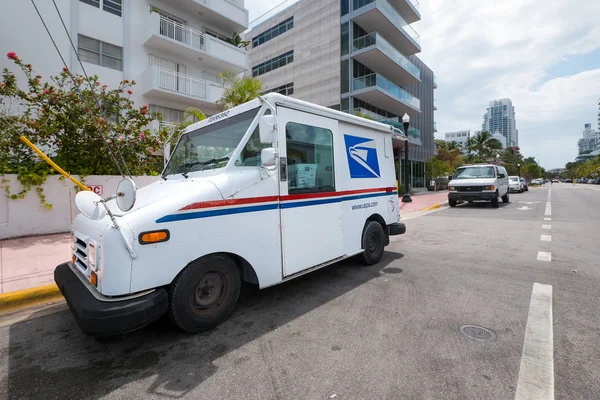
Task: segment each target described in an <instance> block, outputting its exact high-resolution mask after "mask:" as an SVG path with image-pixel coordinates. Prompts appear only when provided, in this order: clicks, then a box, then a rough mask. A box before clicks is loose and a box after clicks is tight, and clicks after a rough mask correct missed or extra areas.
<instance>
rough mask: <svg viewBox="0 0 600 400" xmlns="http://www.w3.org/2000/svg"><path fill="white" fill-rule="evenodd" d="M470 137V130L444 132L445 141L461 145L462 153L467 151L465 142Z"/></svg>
mask: <svg viewBox="0 0 600 400" xmlns="http://www.w3.org/2000/svg"><path fill="white" fill-rule="evenodd" d="M470 138H471V131H458V132H448V133H445V134H444V139H445V140H446V142H456V143H458V144H459V145H460V146H461V147H462V152H463V154H467V153H468V149H467V142H468V141H469V139H470Z"/></svg>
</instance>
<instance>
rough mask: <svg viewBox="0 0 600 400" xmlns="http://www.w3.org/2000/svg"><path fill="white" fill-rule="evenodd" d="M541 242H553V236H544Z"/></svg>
mask: <svg viewBox="0 0 600 400" xmlns="http://www.w3.org/2000/svg"><path fill="white" fill-rule="evenodd" d="M540 240H541V241H542V242H551V241H552V236H551V235H542V236H541V237H540Z"/></svg>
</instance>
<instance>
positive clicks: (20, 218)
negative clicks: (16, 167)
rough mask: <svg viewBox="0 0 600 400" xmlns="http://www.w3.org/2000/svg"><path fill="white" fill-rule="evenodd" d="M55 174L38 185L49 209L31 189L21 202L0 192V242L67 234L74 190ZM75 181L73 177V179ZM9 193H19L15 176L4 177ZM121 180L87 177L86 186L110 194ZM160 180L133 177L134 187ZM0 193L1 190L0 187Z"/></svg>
mask: <svg viewBox="0 0 600 400" xmlns="http://www.w3.org/2000/svg"><path fill="white" fill-rule="evenodd" d="M59 177H60V176H59V175H52V176H49V177H48V179H47V181H46V183H45V184H44V185H43V186H42V187H43V189H44V195H45V196H46V202H47V203H49V204H52V209H50V210H48V209H47V208H45V207H43V206H42V204H41V202H40V199H39V197H38V195H37V193H36V191H35V188H32V190H31V191H30V192H29V193H27V195H26V196H25V199H18V200H13V199H10V198H8V197H7V196H6V194H5V193H4V192H2V193H0V239H7V238H11V237H19V236H31V235H43V234H48V233H58V232H68V231H69V230H70V226H71V221H72V220H73V218H75V217H76V216H77V214H78V213H79V212H78V211H77V208H76V207H75V194H76V192H75V189H74V187H73V186H74V185H73V183H71V182H70V181H69V180H66V179H65V180H62V181H61V180H60V179H59ZM75 178H76V179H77V177H75ZM5 179H7V180H8V181H9V183H8V185H9V187H10V191H11V193H18V192H19V191H21V184H20V183H19V181H18V180H17V175H12V174H9V175H6V176H5ZM121 179H122V178H121V177H120V176H99V175H94V176H88V177H86V178H85V184H86V185H101V186H102V187H103V193H102V195H101V196H102V197H108V196H110V195H112V194H113V193H114V192H115V190H116V188H117V185H118V183H119V181H120V180H121ZM157 179H160V177H158V176H137V177H133V180H134V181H135V183H136V185H137V187H138V188H140V187H143V186H146V185H148V184H150V183H152V182H155V181H156V180H157ZM0 189H1V190H4V189H2V188H0Z"/></svg>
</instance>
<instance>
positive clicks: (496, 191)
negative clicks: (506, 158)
mask: <svg viewBox="0 0 600 400" xmlns="http://www.w3.org/2000/svg"><path fill="white" fill-rule="evenodd" d="M448 191H449V193H448V204H449V205H450V207H456V205H457V204H458V202H459V201H461V202H462V201H468V202H472V201H478V200H485V201H490V202H491V203H492V207H495V208H498V207H499V206H500V201H499V198H502V201H503V202H504V203H508V202H509V198H508V195H509V193H508V192H509V189H508V172H506V169H505V168H504V167H502V166H499V165H492V164H473V165H463V166H462V167H460V168H458V169H457V170H456V172H455V173H454V176H453V177H452V180H451V181H450V182H449V183H448Z"/></svg>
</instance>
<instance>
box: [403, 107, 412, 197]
mask: <svg viewBox="0 0 600 400" xmlns="http://www.w3.org/2000/svg"><path fill="white" fill-rule="evenodd" d="M402 125H404V134H405V135H406V138H407V139H408V126H409V125H410V117H409V116H408V114H407V113H404V115H403V116H402ZM408 172H409V171H408V140H407V141H406V142H404V195H403V196H402V202H403V203H412V199H411V198H410V193H409V188H408V180H409V178H408Z"/></svg>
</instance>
